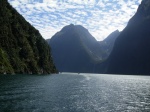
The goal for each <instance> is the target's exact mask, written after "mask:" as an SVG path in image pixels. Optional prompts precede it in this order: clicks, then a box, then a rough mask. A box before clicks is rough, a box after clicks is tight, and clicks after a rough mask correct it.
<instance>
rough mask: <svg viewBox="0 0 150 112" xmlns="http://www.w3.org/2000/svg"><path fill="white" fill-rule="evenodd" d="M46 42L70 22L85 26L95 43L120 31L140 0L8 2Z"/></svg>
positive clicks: (17, 0) (10, 0) (33, 0)
mask: <svg viewBox="0 0 150 112" xmlns="http://www.w3.org/2000/svg"><path fill="white" fill-rule="evenodd" d="M8 1H9V2H10V3H11V4H12V6H13V7H15V8H16V9H17V10H18V12H19V13H21V14H22V15H23V16H24V17H25V18H26V20H28V21H29V22H30V23H31V24H32V25H33V26H34V27H35V28H37V29H38V30H39V31H40V33H41V34H42V36H43V37H44V38H45V39H48V38H51V37H52V36H53V35H54V34H55V33H56V32H58V31H59V30H61V28H62V27H64V26H65V25H68V24H70V23H73V24H80V25H83V26H84V27H86V28H87V29H88V30H89V31H90V32H91V34H92V35H93V36H94V37H95V38H96V39H98V40H102V39H104V38H106V37H107V36H108V35H109V34H110V33H111V32H113V31H114V30H117V29H118V30H123V28H124V27H125V26H126V25H127V22H128V21H129V19H130V18H131V17H132V16H133V15H134V14H135V12H136V10H137V8H138V5H139V4H140V3H141V0H132V1H131V0H111V1H110V0H43V2H42V3H41V2H40V0H8Z"/></svg>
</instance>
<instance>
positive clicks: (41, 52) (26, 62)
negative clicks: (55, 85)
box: [0, 0, 57, 74]
mask: <svg viewBox="0 0 150 112" xmlns="http://www.w3.org/2000/svg"><path fill="white" fill-rule="evenodd" d="M56 72H57V70H56V68H55V66H54V64H53V60H52V57H51V53H50V47H49V45H48V44H47V42H46V41H45V40H44V39H43V38H42V36H41V35H40V33H39V31H38V30H36V29H35V28H34V27H33V26H31V25H30V24H29V23H28V22H27V21H26V20H25V19H24V18H23V17H22V16H21V15H20V14H19V13H18V12H17V11H16V10H15V9H14V8H13V7H12V6H11V5H10V4H9V3H8V2H7V0H1V1H0V74H50V73H56Z"/></svg>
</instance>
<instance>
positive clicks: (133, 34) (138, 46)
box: [106, 0, 150, 75]
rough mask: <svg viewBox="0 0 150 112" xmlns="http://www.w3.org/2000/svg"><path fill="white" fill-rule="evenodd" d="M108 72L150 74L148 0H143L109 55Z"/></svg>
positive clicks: (149, 4) (149, 13)
mask: <svg viewBox="0 0 150 112" xmlns="http://www.w3.org/2000/svg"><path fill="white" fill-rule="evenodd" d="M107 61H109V64H108V69H107V72H106V73H109V74H135V75H150V1H149V0H143V1H142V3H141V5H140V6H139V8H138V10H137V12H136V14H135V15H134V16H133V17H132V18H131V19H130V21H129V23H128V25H127V27H126V28H125V29H124V30H123V31H122V33H121V34H120V35H119V37H118V38H117V39H116V42H115V44H114V49H113V51H112V53H111V55H110V56H109V59H108V60H107Z"/></svg>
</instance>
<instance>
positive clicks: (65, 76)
mask: <svg viewBox="0 0 150 112" xmlns="http://www.w3.org/2000/svg"><path fill="white" fill-rule="evenodd" d="M0 78H1V79H2V80H1V82H0V111H21V112H27V111H35V112H41V111H44V112H49V111H53V112H69V111H70V112H93V111H94V112H149V111H150V77H149V76H125V75H104V74H81V73H80V74H76V73H74V74H72V73H62V74H57V75H45V76H34V75H15V76H0Z"/></svg>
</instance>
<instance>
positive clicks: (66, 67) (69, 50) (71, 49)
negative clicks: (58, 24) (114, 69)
mask: <svg viewBox="0 0 150 112" xmlns="http://www.w3.org/2000/svg"><path fill="white" fill-rule="evenodd" d="M118 35H119V31H115V32H113V33H112V34H111V35H110V37H112V39H108V40H105V41H101V42H99V41H97V40H96V39H95V38H94V37H93V36H92V35H91V34H90V33H89V32H88V30H87V29H85V28H84V27H83V26H81V25H73V24H70V25H68V26H65V27H64V28H62V30H61V31H59V32H57V33H56V34H55V35H54V36H53V37H52V38H51V39H49V40H47V41H48V43H49V45H50V46H51V48H52V56H53V59H54V63H55V65H56V67H57V68H58V70H59V71H60V72H85V73H87V72H89V73H91V72H95V71H96V70H95V66H96V65H97V63H100V62H102V61H104V60H105V59H107V57H108V55H109V54H110V52H111V49H112V48H111V47H113V43H114V40H115V39H116V37H117V36H118ZM113 39H114V40H113ZM110 44H112V45H110Z"/></svg>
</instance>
